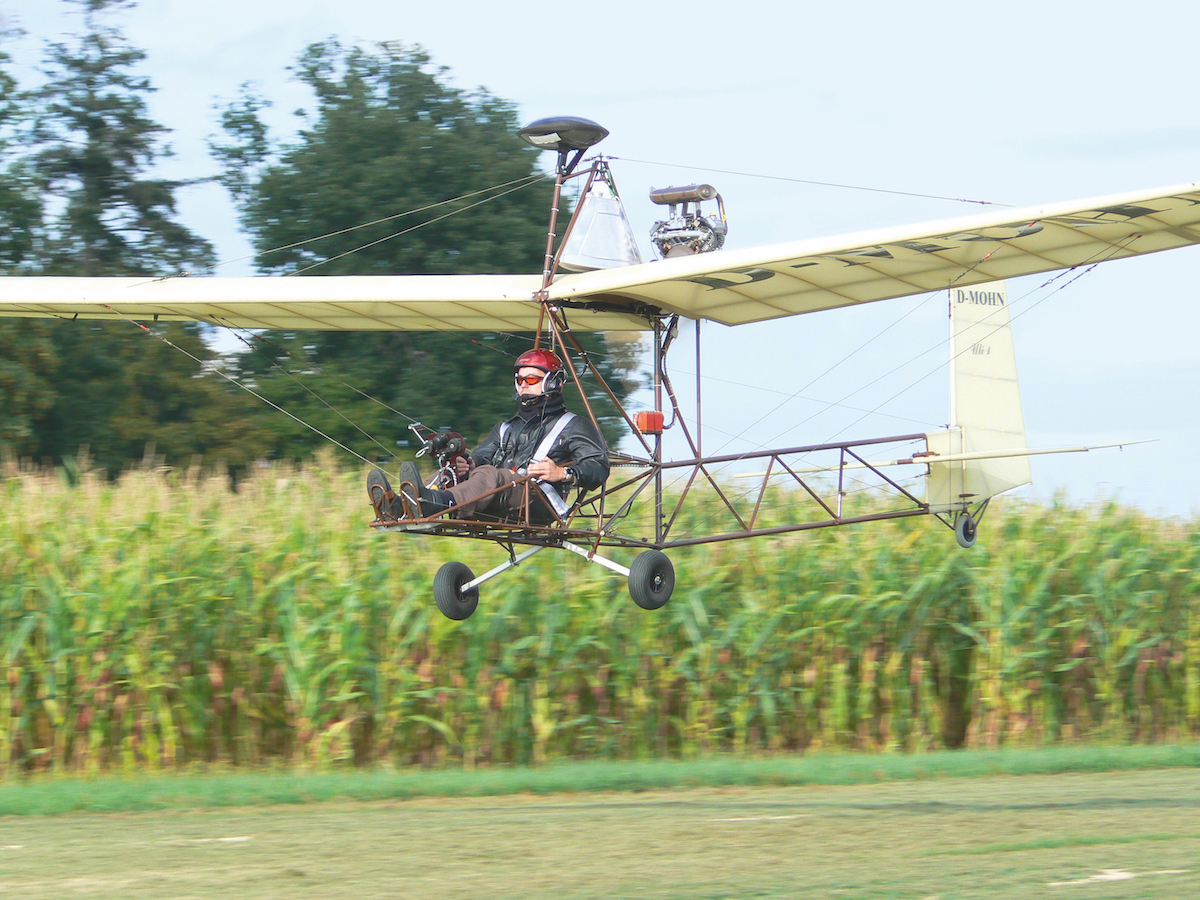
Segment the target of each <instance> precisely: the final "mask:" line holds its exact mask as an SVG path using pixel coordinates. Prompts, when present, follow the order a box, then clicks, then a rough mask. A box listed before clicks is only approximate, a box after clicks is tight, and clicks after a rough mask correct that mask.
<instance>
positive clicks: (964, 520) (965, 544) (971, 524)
mask: <svg viewBox="0 0 1200 900" xmlns="http://www.w3.org/2000/svg"><path fill="white" fill-rule="evenodd" d="M954 539H955V540H956V541H958V546H960V547H962V548H963V549H964V550H970V549H971V548H972V547H974V546H975V520H974V519H972V518H971V514H970V513H968V512H964V513H959V514H958V516H957V517H956V518H955V520H954Z"/></svg>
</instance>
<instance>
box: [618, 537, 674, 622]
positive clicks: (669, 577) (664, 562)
mask: <svg viewBox="0 0 1200 900" xmlns="http://www.w3.org/2000/svg"><path fill="white" fill-rule="evenodd" d="M673 590H675V567H674V566H673V565H671V560H669V559H667V555H666V554H665V553H662V552H660V551H658V550H646V551H643V552H642V553H639V554H638V555H637V557H636V558H635V559H634V560H633V565H632V566H630V567H629V594H630V596H631V597H633V602H634V603H636V604H637V605H638V606H640V607H641V608H642V609H661V608H662V607H663V606H665V605H666V602H667V601H668V600H670V599H671V592H672V591H673Z"/></svg>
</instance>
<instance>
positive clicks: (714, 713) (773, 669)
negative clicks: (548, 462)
mask: <svg viewBox="0 0 1200 900" xmlns="http://www.w3.org/2000/svg"><path fill="white" fill-rule="evenodd" d="M362 475H363V473H362V472H358V471H345V470H343V469H340V468H339V467H337V466H336V465H334V464H333V463H332V462H331V461H328V460H326V461H323V462H322V463H318V464H314V465H313V466H310V467H307V468H303V469H299V468H287V467H276V468H270V469H263V470H260V471H259V472H258V473H257V474H255V475H254V477H252V478H250V479H249V480H247V481H244V482H243V483H241V484H240V485H239V487H238V490H237V491H236V492H233V491H230V489H229V487H228V483H227V481H226V480H225V479H223V478H220V477H201V476H200V475H198V474H197V473H178V472H174V473H170V472H160V471H155V470H152V469H145V470H137V471H131V472H129V473H127V474H126V475H125V476H124V477H123V478H122V479H121V480H120V481H119V482H117V483H109V482H106V481H104V480H103V479H102V478H99V477H93V476H91V475H87V474H84V475H82V476H79V477H78V478H76V479H74V483H73V484H72V483H69V482H68V480H67V479H66V478H65V477H64V476H62V475H56V474H53V473H46V472H38V471H32V470H24V471H23V470H19V469H17V468H16V467H14V466H12V465H11V464H10V465H9V466H8V469H7V471H6V474H5V477H4V478H3V479H0V495H2V498H3V499H2V505H0V663H2V665H3V670H2V677H0V773H3V774H7V775H11V774H15V773H18V772H25V771H78V772H91V771H104V770H116V771H121V770H143V769H159V768H170V767H180V766H187V765H192V764H197V763H199V764H205V763H218V764H223V765H305V766H311V765H326V764H334V763H344V764H360V765H361V764H372V763H378V762H384V761H387V762H390V763H392V764H397V765H405V764H413V763H418V764H425V765H428V764H455V765H465V766H468V767H471V766H476V765H487V764H503V763H542V762H546V761H552V760H557V759H564V758H577V757H609V758H626V759H636V758H646V757H658V756H670V757H683V758H688V757H693V756H699V755H704V754H709V753H714V752H724V753H736V754H745V753H753V754H761V753H771V752H795V751H802V750H806V749H809V748H814V749H815V748H823V749H837V748H845V749H859V750H869V751H910V752H911V751H920V750H925V749H931V748H941V747H964V746H966V747H991V746H998V745H1044V744H1047V743H1054V742H1060V741H1081V740H1096V741H1109V742H1111V741H1159V740H1162V741H1166V740H1171V741H1176V740H1187V739H1189V738H1192V737H1194V736H1195V735H1197V734H1200V525H1198V523H1197V522H1196V521H1195V520H1194V519H1193V520H1191V521H1187V522H1181V521H1177V520H1159V519H1155V518H1152V517H1148V516H1145V515H1143V514H1141V513H1138V512H1136V511H1133V510H1129V509H1125V508H1121V507H1117V506H1109V507H1107V508H1103V509H1078V508H1070V507H1065V506H1061V505H1060V506H1054V507H1042V506H1036V505H1025V504H1018V503H1011V504H1007V505H1002V506H1000V507H999V508H996V506H995V505H994V506H993V509H992V510H991V511H990V512H989V513H988V516H987V517H986V518H985V520H984V523H983V525H982V526H981V530H980V539H979V543H978V545H977V546H976V547H975V548H973V549H972V550H969V551H964V550H961V549H959V548H958V546H957V545H956V544H955V541H954V539H953V536H952V535H951V534H950V532H949V531H948V530H947V529H945V528H944V527H942V526H941V525H940V524H938V523H936V522H935V521H934V520H932V519H913V520H903V521H897V522H891V523H876V524H872V525H866V526H858V527H851V528H835V529H823V530H819V531H814V532H807V533H804V534H801V535H794V536H786V537H781V538H775V539H758V540H756V541H751V542H741V541H739V542H731V543H726V544H715V545H707V546H704V547H699V548H692V549H691V550H689V551H686V552H684V551H680V552H676V553H673V554H672V557H673V560H674V562H675V567H676V574H677V586H676V589H675V594H674V596H673V598H672V599H671V602H670V603H669V604H668V605H667V606H666V607H665V608H663V609H662V610H659V611H657V612H644V611H642V610H640V609H638V608H637V607H635V606H634V604H633V603H632V601H631V600H630V599H629V596H628V592H627V588H626V585H625V583H624V580H623V579H622V578H620V577H618V576H615V575H613V574H612V573H609V572H608V571H607V570H602V569H600V568H599V567H596V566H590V565H588V564H587V563H585V562H584V561H582V560H580V559H578V558H577V557H575V556H574V555H572V554H565V553H558V554H555V553H543V554H541V555H539V556H537V557H535V558H533V559H532V560H530V561H528V562H527V563H525V564H523V565H522V566H520V567H519V568H517V569H515V570H512V571H510V572H508V573H506V574H505V575H504V576H502V577H500V578H497V579H495V580H493V581H490V582H488V583H487V584H486V585H484V586H483V588H482V590H481V600H480V607H479V611H478V612H477V613H476V614H475V616H474V617H472V618H471V619H468V620H466V621H464V622H451V621H449V620H447V619H445V618H443V617H442V616H441V615H440V614H439V613H438V612H437V610H436V608H435V607H434V605H433V601H432V581H433V574H434V572H435V571H436V570H437V568H438V566H440V565H441V564H442V563H443V562H445V561H446V560H448V559H451V558H457V559H462V560H463V561H464V562H466V563H467V564H468V565H471V566H472V568H473V569H474V570H475V571H476V572H482V571H485V570H486V569H488V568H491V567H492V566H494V565H495V564H497V563H499V562H500V561H501V560H502V559H503V558H504V553H503V551H502V550H500V549H499V548H497V547H495V546H494V545H483V544H479V543H475V542H464V541H452V540H447V539H438V538H430V537H421V536H404V535H394V534H392V535H389V534H379V535H376V534H374V533H372V532H370V530H369V529H367V528H366V527H365V525H366V522H367V521H368V520H369V519H370V518H371V514H370V510H369V508H368V507H367V505H366V503H365V493H364V490H363V487H362V483H363V478H362ZM775 499H776V505H777V507H778V508H777V510H776V513H775V514H777V515H780V516H783V515H788V514H789V510H788V509H787V507H788V504H789V503H790V502H791V500H790V499H789V498H788V497H785V496H778V497H776V498H775ZM864 502H868V503H869V502H870V501H869V500H868V501H864ZM619 561H621V562H625V563H626V564H628V562H629V560H628V559H620V560H619Z"/></svg>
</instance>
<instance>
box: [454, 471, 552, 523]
mask: <svg viewBox="0 0 1200 900" xmlns="http://www.w3.org/2000/svg"><path fill="white" fill-rule="evenodd" d="M516 480H517V473H516V472H514V471H513V470H512V469H498V468H496V467H495V466H476V467H475V468H474V469H472V470H471V473H470V474H469V475H468V476H467V477H466V479H465V480H463V481H460V482H459V483H458V484H456V485H455V486H454V487H452V488H445V491H446V493H448V494H449V495H450V496H451V497H453V498H454V503H455V505H458V504H462V508H461V509H456V510H455V511H454V512H453V513H451V515H452V516H454V517H455V518H457V519H470V518H474V517H475V516H476V515H477V514H479V513H483V514H484V515H486V516H495V517H496V518H497V519H508V520H510V521H513V520H516V519H520V518H521V515H522V513H523V511H524V508H525V489H526V488H527V487H528V488H529V520H530V522H532V523H533V524H535V525H548V524H550V523H551V522H553V521H555V518H554V513H552V512H551V511H550V509H549V508H548V507H547V505H546V502H545V499H544V498H543V497H541V496H540V494H541V491H540V489H539V488H538V486H537V485H535V484H534V483H533V482H530V481H527V482H525V484H521V485H517V484H514V483H513V482H515V481H516ZM506 485H507V488H506V489H505V490H502V491H498V492H497V493H495V494H492V495H491V496H490V497H484V498H483V499H482V500H481V499H479V498H480V497H483V495H484V494H486V493H487V492H488V491H494V490H496V489H497V488H502V487H505V486H506Z"/></svg>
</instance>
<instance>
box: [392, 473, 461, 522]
mask: <svg viewBox="0 0 1200 900" xmlns="http://www.w3.org/2000/svg"><path fill="white" fill-rule="evenodd" d="M400 492H401V494H403V501H402V502H403V504H404V508H405V510H406V511H407V512H408V514H409V515H410V516H411V517H413V518H418V519H423V518H426V517H427V516H433V515H436V514H437V513H440V512H442V511H443V510H446V509H449V508H450V507H451V506H453V505H454V498H453V497H452V496H450V494H449V493H448V492H447V491H435V490H433V489H432V488H427V487H425V481H424V479H422V478H421V470H420V469H418V468H417V464H416V463H415V462H411V461H408V460H406V461H405V462H402V463H401V464H400Z"/></svg>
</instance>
